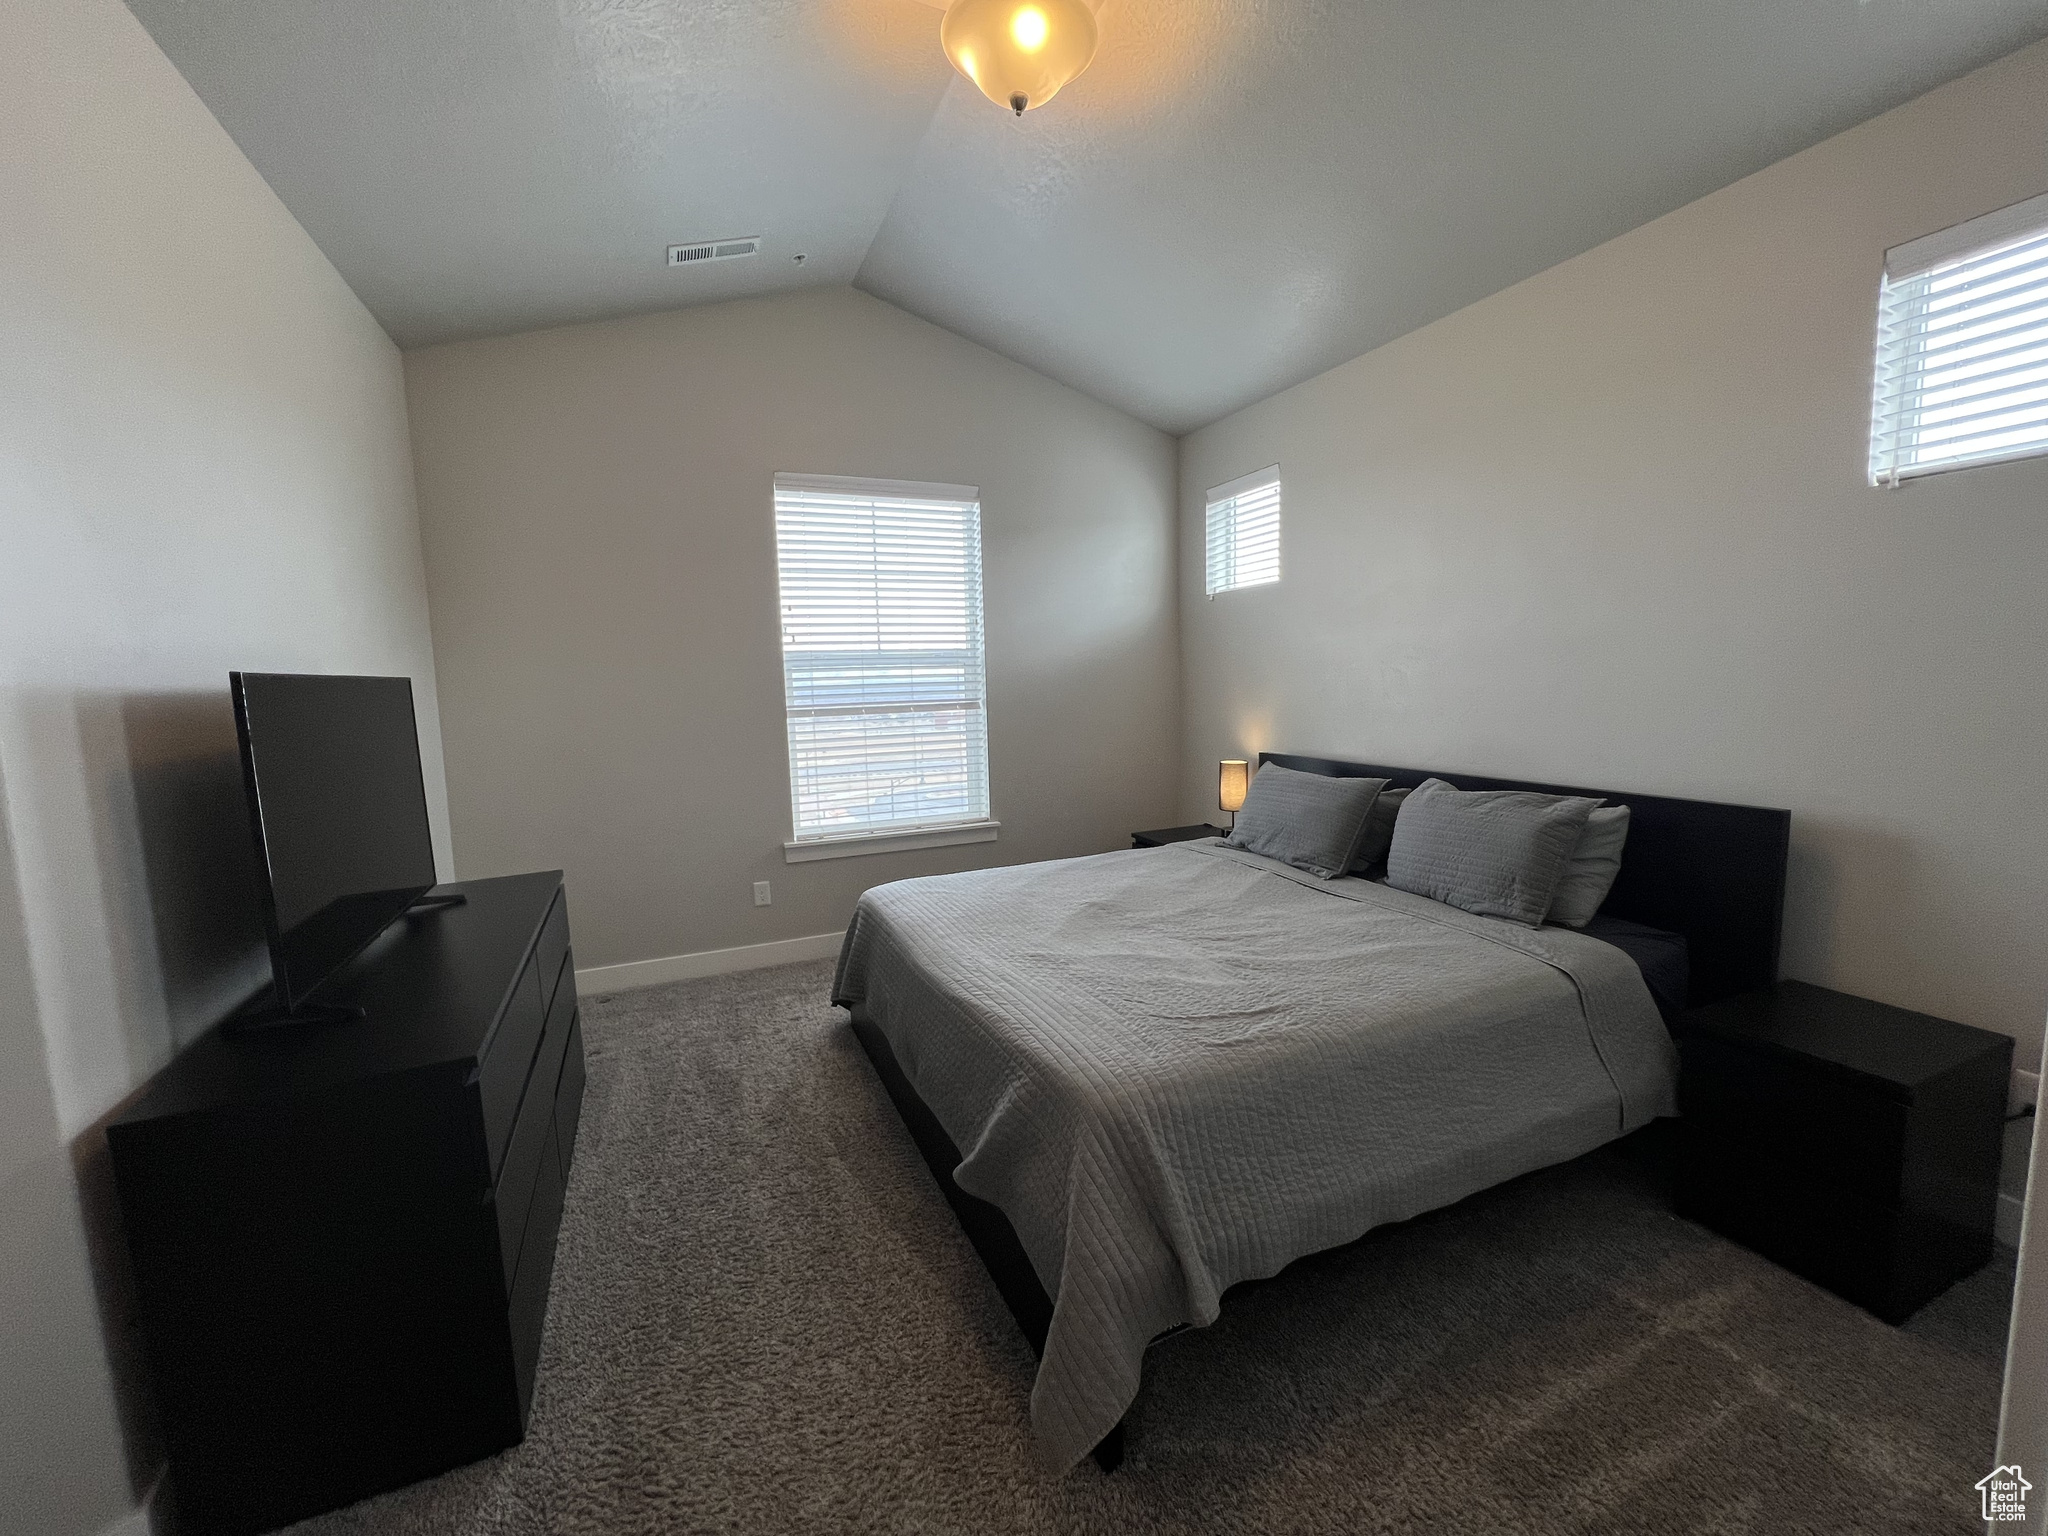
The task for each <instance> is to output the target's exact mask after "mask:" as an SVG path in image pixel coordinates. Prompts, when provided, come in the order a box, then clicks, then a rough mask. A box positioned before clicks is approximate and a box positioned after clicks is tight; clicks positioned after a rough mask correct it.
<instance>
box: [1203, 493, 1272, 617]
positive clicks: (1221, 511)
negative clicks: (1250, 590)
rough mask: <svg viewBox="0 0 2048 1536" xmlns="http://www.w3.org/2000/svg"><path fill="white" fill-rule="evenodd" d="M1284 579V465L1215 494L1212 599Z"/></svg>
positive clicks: (1211, 496) (1212, 504)
mask: <svg viewBox="0 0 2048 1536" xmlns="http://www.w3.org/2000/svg"><path fill="white" fill-rule="evenodd" d="M1279 579H1280V466H1279V465H1278V464H1275V465H1274V466H1273V467H1272V468H1270V469H1262V470H1260V471H1259V472H1258V473H1257V474H1255V475H1246V476H1245V477H1244V478H1243V479H1241V480H1233V481H1231V482H1230V483H1229V484H1228V485H1219V486H1217V487H1216V488H1215V489H1214V490H1213V491H1211V492H1210V493H1209V580H1208V591H1209V595H1210V596H1211V597H1214V596H1215V595H1216V594H1217V593H1218V592H1230V591H1234V590H1235V589H1236V588H1238V587H1257V586H1263V585H1264V584H1265V583H1267V582H1269V581H1278V580H1279Z"/></svg>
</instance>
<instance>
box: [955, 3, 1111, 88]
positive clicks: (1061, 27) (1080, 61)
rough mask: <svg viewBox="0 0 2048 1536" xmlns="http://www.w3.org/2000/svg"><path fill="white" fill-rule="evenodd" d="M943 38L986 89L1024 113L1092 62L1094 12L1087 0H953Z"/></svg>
mask: <svg viewBox="0 0 2048 1536" xmlns="http://www.w3.org/2000/svg"><path fill="white" fill-rule="evenodd" d="M939 42H940V44H941V46H943V47H944V48H945V50H946V57H947V58H949V59H951V60H952V61H953V67H954V68H955V69H957V70H959V71H960V73H961V74H963V75H965V76H966V77H967V78H968V79H970V80H972V81H973V82H974V83H975V84H976V85H978V86H980V87H981V94H982V95H984V96H986V97H987V98H988V99H989V100H990V101H992V102H994V103H995V104H996V105H997V106H999V107H1008V108H1009V109H1010V110H1011V111H1013V112H1015V113H1016V114H1017V115H1018V116H1019V117H1022V116H1023V115H1024V113H1025V112H1026V110H1027V109H1029V108H1031V107H1042V106H1044V105H1045V104H1046V103H1047V102H1048V101H1051V100H1052V99H1053V97H1055V96H1057V95H1058V94H1059V89H1060V87H1061V86H1063V85H1065V84H1066V83H1067V82H1068V81H1069V80H1071V79H1073V78H1074V76H1076V75H1078V74H1080V73H1081V71H1082V70H1084V69H1086V68H1087V67H1088V61H1089V60H1090V59H1092V58H1094V57H1095V13H1094V12H1093V11H1091V10H1090V9H1089V8H1088V6H1087V3H1086V0H953V3H952V4H951V5H949V6H948V7H946V19H945V20H944V21H942V22H940V23H939Z"/></svg>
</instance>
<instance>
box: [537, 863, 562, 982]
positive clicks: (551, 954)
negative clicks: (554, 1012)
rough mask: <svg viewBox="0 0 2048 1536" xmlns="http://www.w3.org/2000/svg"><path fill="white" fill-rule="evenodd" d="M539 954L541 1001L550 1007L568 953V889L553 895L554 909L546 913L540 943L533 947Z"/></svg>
mask: <svg viewBox="0 0 2048 1536" xmlns="http://www.w3.org/2000/svg"><path fill="white" fill-rule="evenodd" d="M535 948H536V950H537V951H538V952H539V959H540V979H541V992H542V999H543V1001H544V1002H545V1003H547V1004H548V1005H549V1006H552V1005H553V1003H554V999H555V982H556V980H557V979H558V978H559V977H560V976H561V974H562V961H563V960H564V959H565V958H566V957H567V955H568V953H569V888H568V887H567V886H564V887H563V888H562V889H561V890H559V891H557V892H556V893H555V904H554V907H553V908H552V909H551V910H550V911H549V912H548V920H547V922H546V924H545V925H544V926H543V927H542V928H541V931H540V943H539V944H537V945H536V946H535Z"/></svg>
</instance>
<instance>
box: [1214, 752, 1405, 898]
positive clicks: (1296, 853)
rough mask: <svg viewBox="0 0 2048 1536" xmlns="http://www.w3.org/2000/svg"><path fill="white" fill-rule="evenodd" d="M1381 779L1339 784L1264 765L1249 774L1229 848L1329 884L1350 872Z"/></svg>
mask: <svg viewBox="0 0 2048 1536" xmlns="http://www.w3.org/2000/svg"><path fill="white" fill-rule="evenodd" d="M1386 787H1387V781H1386V780H1385V779H1338V778H1332V777H1331V776H1330V775H1328V774H1325V773H1302V772H1300V771H1298V770H1297V769H1293V768H1282V767H1281V766H1280V765H1279V764H1278V763H1268V764H1266V766H1265V767H1263V768H1261V769H1260V770H1259V771H1258V772H1257V773H1255V774H1253V775H1252V782H1251V787H1250V788H1249V789H1248V790H1246V791H1245V797H1244V808H1243V809H1242V810H1240V811H1239V812H1238V813H1237V826H1236V828H1235V829H1234V830H1232V832H1231V834H1230V846H1231V847H1233V848H1243V849H1246V850H1248V851H1250V852H1252V853H1263V854H1264V855H1266V857H1267V858H1269V859H1279V860H1281V861H1282V862H1283V863H1287V864H1292V865H1293V866H1294V867H1295V868H1296V869H1304V870H1307V871H1308V872H1309V873H1310V874H1312V875H1315V876H1317V877H1318V878H1320V879H1323V880H1331V879H1334V878H1336V877H1337V876H1338V875H1341V874H1343V873H1344V871H1345V870H1347V869H1349V868H1350V867H1351V851H1352V850H1353V849H1354V848H1356V847H1357V846H1358V839H1359V837H1360V835H1361V834H1362V833H1363V832H1364V831H1365V819H1366V817H1367V815H1368V814H1370V813H1371V811H1372V803H1373V801H1374V800H1375V799H1377V798H1378V796H1379V792H1380V791H1381V790H1383V789H1385V788H1386Z"/></svg>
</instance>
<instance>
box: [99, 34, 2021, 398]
mask: <svg viewBox="0 0 2048 1536" xmlns="http://www.w3.org/2000/svg"><path fill="white" fill-rule="evenodd" d="M131 5H132V7H133V9H134V11H135V12H136V14H137V15H138V16H139V17H140V18H141V20H142V21H143V23H144V25H145V26H147V27H148V28H149V30H150V32H151V33H152V34H153V35H154V36H155V38H156V40H157V42H158V43H159V44H160V45H161V46H162V47H163V49H164V51H165V52H166V53H168V54H169V55H170V57H171V58H172V60H173V61H174V62H176V64H177V65H178V67H179V68H180V69H181V70H183V71H184V73H185V76H186V78H187V79H189V80H190V81H191V82H192V84H193V86H194V87H195V88H196V89H197V90H198V92H199V94H200V95H201V97H203V98H204V99H205V101H206V102H207V104H208V106H210V107H211V108H212V110H213V112H214V114H215V115H216V116H217V117H218V118H219V119H220V121H221V123H222V124H223V125H224V126H225V127H226V128H227V130H228V132H229V133H231V134H232V135H233V136H234V138H235V140H236V141H237V142H238V143H239V144H240V145H241V147H242V149H243V151H244V152H245V153H246V154H247V155H248V156H249V158H250V159H251V160H252V161H253V162H254V163H255V164H256V166H257V168H258V169H259V170H260V171H262V173H263V174H264V176H265V177H266V178H267V179H268V180H269V182H270V184H271V185H272V186H273V187H274V188H276V190H277V192H278V194H279V195H280V196H281V197H282V198H283V199H284V201H285V203H286V204H287V205H288V206H289V207H290V208H291V210H292V211H293V213H295V214H296V215H297V216H298V218H299V220H300V221H301V222H302V223H303V224H304V225H305V227H306V229H307V230H308V231H309V232H310V233H311V235H312V236H313V238H314V239H315V240H316V241H318V242H319V244H320V246H321V248H322V249H323V250H324V251H326V253H327V255H328V256H329V257H330V258H331V259H332V260H333V262H334V264H335V266H336V267H337V268H339V269H340V271H341V274H342V276H343V277H344V278H346V279H347V280H348V282H349V283H350V284H351V286H353V287H354V289H355V291H356V292H357V293H358V294H359V295H361V297H362V299H363V301H364V302H365V303H366V304H367V305H368V306H369V307H370V309H371V310H372V312H373V313H375V314H376V315H377V317H378V318H379V319H380V320H381V321H382V322H383V324H384V325H385V327H386V328H387V329H388V330H389V331H390V333H391V335H392V336H393V338H394V339H395V340H397V341H398V343H399V344H400V345H401V346H405V347H414V346H420V345H425V344H428V343H432V342H437V341H444V340H449V339H452V338H457V337H469V336H481V335H490V334H496V333H502V332H509V331H518V330H527V329H531V328H534V327H538V326H547V325H559V324H564V323H568V322H573V321H579V320H589V319H596V318H600V317H605V316H613V315H623V314H631V313H635V312H640V311H647V310H657V309H671V308H676V307H678V306H681V305H686V304H698V303H706V302H712V301H715V300H720V299H730V298H736V297H741V296H744V295H752V294H765V293H773V292H776V291H780V290H784V289H789V288H796V287H806V286H813V285H821V284H838V283H849V282H850V283H853V284H854V285H855V286H857V287H860V288H863V289H865V290H867V291H868V292H870V293H873V294H876V295H878V296H880V297H882V298H885V299H887V300H889V301H890V302H892V303H895V304H898V305H900V306H902V307H903V308H904V309H907V310H910V311H911V312H913V313H915V314H919V315H922V316H924V317H926V318H927V319H930V320H933V321H935V322H937V323H938V324H940V325H943V326H946V327H949V328H950V329H952V330H954V331H957V332H959V333H961V334H962V335H965V336H968V337H971V338H973V339H974V340H976V341H979V342H982V343H985V344H986V345H988V346H990V347H992V348H994V349H995V350H997V351H999V352H1003V353H1006V354H1007V355H1009V356H1011V357H1014V358H1016V359H1018V360H1019V361H1021V362H1024V363H1028V364H1030V365H1031V366H1033V367H1035V368H1038V369H1040V370H1041V371H1043V372H1045V373H1048V374H1050V375H1052V376H1053V377H1054V378H1057V379H1062V380H1064V381H1066V382H1068V383H1070V384H1073V385H1075V386H1076V387H1078V388H1080V389H1083V390H1085V391H1087V392H1088V393H1090V394H1092V395H1094V396H1096V397H1097V398H1099V399H1102V400H1105V401H1108V402H1109V403H1111V404H1113V405H1117V406H1121V407H1122V408H1124V409H1125V410H1128V411H1130V412H1131V413H1132V414H1133V415H1136V416H1138V417H1141V418H1143V419H1144V420H1146V421H1149V422H1152V423H1153V424H1154V425H1157V426H1160V427H1163V428H1165V429H1167V430H1168V431H1172V432H1182V431H1186V430H1189V429H1191V428H1193V427H1196V426H1199V425H1202V424H1204V423H1206V422H1208V421H1211V420H1214V419H1215V418H1217V417H1219V416H1222V415H1225V414H1227V413H1228V412H1230V411H1232V410H1235V409H1237V408H1238V407H1239V406H1242V405H1245V404H1248V403H1249V402H1251V401H1253V400H1257V399H1259V398H1262V397H1263V396H1265V395H1268V394H1271V393H1272V392H1274V391H1275V390H1278V389H1282V388H1284V387H1286V386H1287V385H1289V384H1293V383H1296V382H1298V381H1300V380H1302V379H1305V378H1308V377H1311V376H1312V375H1314V374H1316V373H1320V372H1321V371H1323V370H1324V369H1326V368H1329V367H1331V366H1333V365H1334V364H1336V363H1338V362H1341V361H1343V360H1344V359H1346V358H1349V357H1353V356H1355V355H1357V354H1358V353H1360V352H1363V351H1365V350H1367V349H1368V348H1370V347H1373V346H1376V345H1378V344H1379V343H1381V342H1384V341H1387V340H1390V339H1392V338H1393V337H1395V336H1398V335H1400V334H1402V333H1404V332H1406V331H1409V330H1413V329H1414V328H1415V327H1417V326H1419V325H1424V324H1427V323H1428V322H1429V321H1431V320H1433V319H1436V318H1437V317H1439V316H1441V315H1445V314H1448V313H1450V312H1451V311H1452V310H1455V309H1458V308H1460V307H1462V306H1463V305H1466V304H1469V303H1471V302H1472V301H1473V300H1475V299H1478V298H1482V297H1484V296H1485V295H1486V294H1489V293H1492V292H1495V291H1497V290H1499V289H1501V288H1504V287H1506V286H1508V285H1509V284H1511V283H1514V282H1516V281H1518V280H1520V279H1521V278H1524V277H1527V276H1529V275H1531V274H1532V273H1535V272H1538V271H1541V270H1542V269H1543V268H1545V267H1547V266H1550V265H1552V264H1554V263H1556V262H1558V261H1561V260H1563V259H1565V258H1566V257H1569V256H1573V255H1576V254H1577V253H1578V252H1580V251H1584V250H1587V249H1590V248H1591V247H1593V246H1595V245H1597V244H1599V243H1600V242H1601V241H1603V240H1606V239H1608V238H1610V237H1612V236H1614V235H1616V234H1619V233H1621V232H1622V231H1624V230H1627V229H1631V228H1633V227H1635V226H1636V225H1638V224H1641V223H1643V222H1644V221H1646V220H1648V219H1650V218H1654V217H1655V216H1657V215H1658V214H1660V213H1664V212H1667V211H1669V210H1670V209H1673V208H1676V207H1679V206H1681V205H1682V204H1684V203H1687V202H1690V201H1692V200H1693V199H1695V198H1697V197H1700V196H1702V195H1703V194H1705V193H1707V192H1709V191H1712V190H1713V189H1714V188H1716V187H1720V186H1724V185H1726V184H1727V183H1729V182H1731V181H1734V180H1736V179H1737V178H1739V177H1741V176H1744V175H1746V174H1748V173H1749V172H1751V171H1754V170H1757V169H1759V168H1761V167H1762V166H1765V165H1768V164H1769V163H1771V162H1772V161H1774V160H1777V159H1780V158H1782V157H1784V156H1785V155H1787V154H1790V153H1793V152H1794V151H1797V150H1799V149H1802V148H1804V147H1806V146H1807V145H1809V144H1813V143H1816V142H1818V141H1819V140H1821V139H1823V138H1826V137H1827V136H1829V135H1830V134H1833V133H1835V132H1838V131H1839V130H1841V129H1843V128H1845V127H1848V126H1849V125H1851V124H1853V123H1856V122H1859V121H1861V120H1862V119H1864V118H1866V117H1870V116H1872V115H1874V114H1876V113H1878V112H1880V111H1883V110H1885V109H1886V108H1888V107H1892V106H1895V105H1897V104H1898V103H1900V102H1902V101H1905V100H1907V99H1908V98H1910V97H1912V96H1914V95H1917V94H1919V93H1920V92H1922V91H1924V90H1927V89H1928V88H1930V87H1931V86H1934V85H1936V84H1939V83H1940V82H1941V81H1943V80H1946V79H1949V78H1952V77H1953V76H1955V75H1958V74H1961V73H1963V72H1965V71H1967V70H1969V69H1971V68H1974V67H1975V66H1977V65H1979V64H1982V63H1985V62H1988V61H1989V60H1991V59H1993V58H1996V57H1997V56H1999V55H2000V54H2003V53H2006V52H2009V51H2011V50H2012V49H2014V48H2017V47H2019V46H2021V45H2022V44H2024V43H2027V42H2030V41H2032V40H2034V39H2036V38H2039V37H2042V36H2048V0H1683V3H1680V0H1104V4H1103V5H1102V7H1101V11H1100V23H1101V30H1102V39H1103V40H1102V45H1101V49H1100V52H1099V53H1098V55H1097V57H1096V60H1095V63H1094V65H1093V67H1092V68H1091V69H1090V70H1089V71H1088V73H1086V74H1084V75H1083V76H1082V77H1081V78H1080V79H1079V80H1078V81H1076V82H1075V83H1073V84H1072V85H1070V86H1068V87H1067V88H1066V90H1065V91H1063V92H1062V93H1061V94H1060V96H1059V97H1058V99H1057V100H1055V101H1053V102H1052V103H1050V104H1049V105H1047V106H1045V107H1043V108H1041V109H1039V110H1036V111H1033V112H1031V113H1029V114H1027V115H1026V116H1025V117H1024V118H1022V119H1021V120H1019V119H1015V118H1013V117H1011V116H1010V115H1009V114H1007V113H1005V112H1002V111H1000V110H999V109H997V108H995V107H993V106H991V105H990V104H989V103H988V102H987V101H985V100H984V99H983V98H982V97H981V96H980V94H979V93H978V92H976V91H975V90H974V89H973V88H972V87H971V86H969V85H968V84H967V83H966V82H965V81H963V80H959V79H958V78H957V77H956V76H955V75H954V74H953V72H952V69H951V68H950V66H949V65H948V64H947V63H946V61H945V58H944V57H943V55H942V54H941V53H940V51H939V46H938V25H939V11H938V10H937V9H934V8H933V6H932V4H930V3H927V0H131ZM733 235H760V236H762V237H763V238H764V242H765V243H764V248H763V250H762V253H761V254H760V255H758V256H754V257H749V258H745V259H742V260H738V261H730V262H719V263H712V264H706V265H702V266H698V267H695V268H691V267H683V268H673V269H672V268H669V267H668V266H666V265H665V252H666V248H667V246H669V245H670V244H672V243H676V242H680V241H687V240H696V239H702V238H708V237H722V236H733ZM798 257H802V258H803V259H802V260H801V261H799V260H797V258H798Z"/></svg>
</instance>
